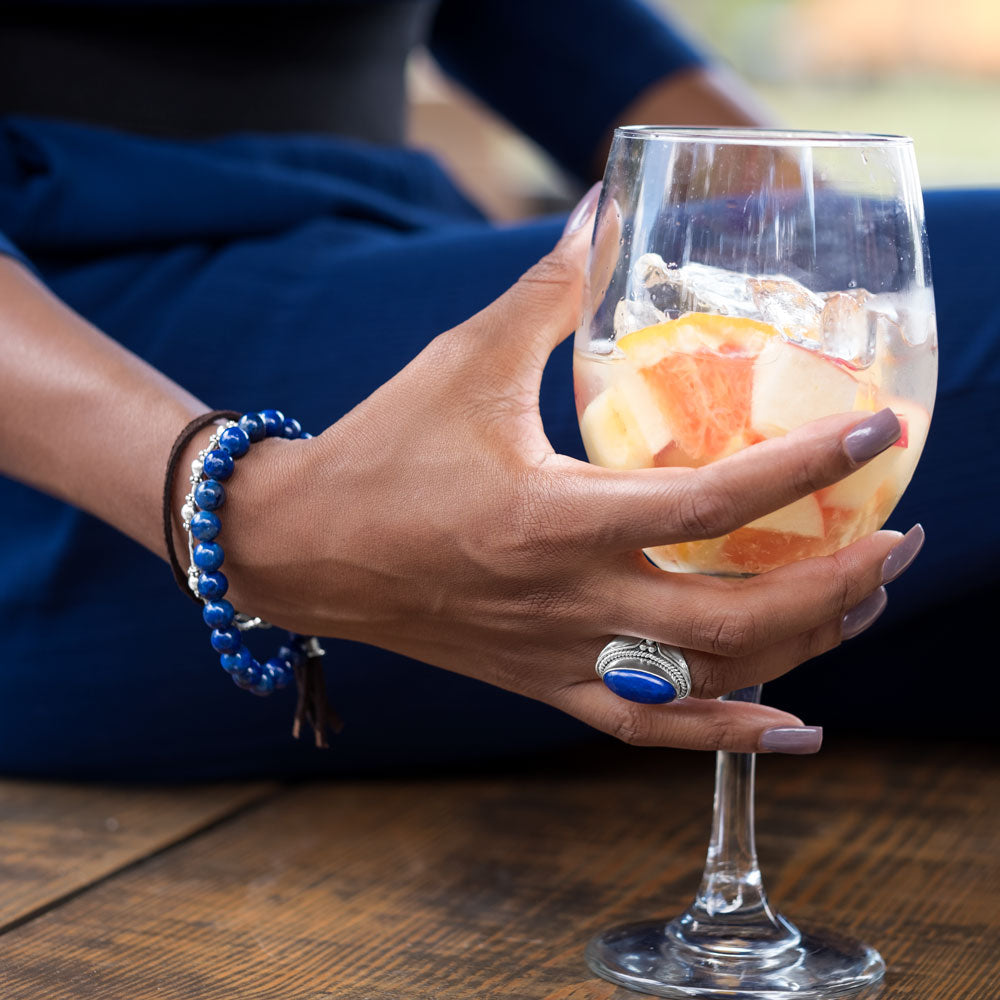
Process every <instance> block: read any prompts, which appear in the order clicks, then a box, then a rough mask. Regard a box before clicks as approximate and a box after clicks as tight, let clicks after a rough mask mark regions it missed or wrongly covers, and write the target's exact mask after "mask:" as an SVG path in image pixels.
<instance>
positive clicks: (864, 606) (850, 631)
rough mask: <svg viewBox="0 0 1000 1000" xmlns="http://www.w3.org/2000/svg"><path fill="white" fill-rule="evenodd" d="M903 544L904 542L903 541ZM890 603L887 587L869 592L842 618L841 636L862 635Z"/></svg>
mask: <svg viewBox="0 0 1000 1000" xmlns="http://www.w3.org/2000/svg"><path fill="white" fill-rule="evenodd" d="M901 544H902V543H901ZM888 603H889V596H888V594H887V593H886V591H885V587H879V588H878V590H876V591H875V593H874V594H869V595H868V596H867V597H866V598H865V599H864V600H863V601H862V602H861V603H860V604H855V605H854V607H853V608H851V610H850V611H848V612H847V614H846V615H844V617H843V618H842V619H841V626H840V637H841V638H842V639H853V638H854V637H855V636H856V635H861V633H862V632H864V630H865V629H866V628H868V626H869V625H872V624H873V623H874V622H875V620H876V619H877V618H878V616H879V615H880V614H882V612H883V611H885V606H886V604H888Z"/></svg>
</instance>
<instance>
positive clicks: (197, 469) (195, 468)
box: [191, 458, 205, 476]
mask: <svg viewBox="0 0 1000 1000" xmlns="http://www.w3.org/2000/svg"><path fill="white" fill-rule="evenodd" d="M204 471H205V463H204V462H203V461H202V460H201V459H200V458H196V459H195V460H194V461H193V462H192V463H191V472H192V473H193V474H194V475H196V476H200V475H201V474H202V473H203V472H204Z"/></svg>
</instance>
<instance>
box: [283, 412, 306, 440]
mask: <svg viewBox="0 0 1000 1000" xmlns="http://www.w3.org/2000/svg"><path fill="white" fill-rule="evenodd" d="M301 433H302V424H300V423H299V422H298V421H297V420H296V419H295V417H285V420H284V423H283V425H282V431H281V436H282V437H286V438H288V440H289V441H293V440H294V439H295V438H297V437H298V436H299V435H300V434H301Z"/></svg>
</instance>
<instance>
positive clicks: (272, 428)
mask: <svg viewBox="0 0 1000 1000" xmlns="http://www.w3.org/2000/svg"><path fill="white" fill-rule="evenodd" d="M260 417H261V419H262V420H263V421H264V431H265V433H266V434H267V436H268V437H269V438H270V437H281V436H282V434H284V432H285V415H284V413H282V412H281V410H261V411H260Z"/></svg>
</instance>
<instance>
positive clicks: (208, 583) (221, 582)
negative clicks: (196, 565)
mask: <svg viewBox="0 0 1000 1000" xmlns="http://www.w3.org/2000/svg"><path fill="white" fill-rule="evenodd" d="M227 590H229V581H228V580H227V579H226V574H225V573H219V572H218V571H216V572H214V573H202V574H201V576H199V577H198V593H199V594H201V596H202V597H207V598H208V599H209V600H210V601H214V600H216V599H217V598H219V597H225V595H226V591H227Z"/></svg>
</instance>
